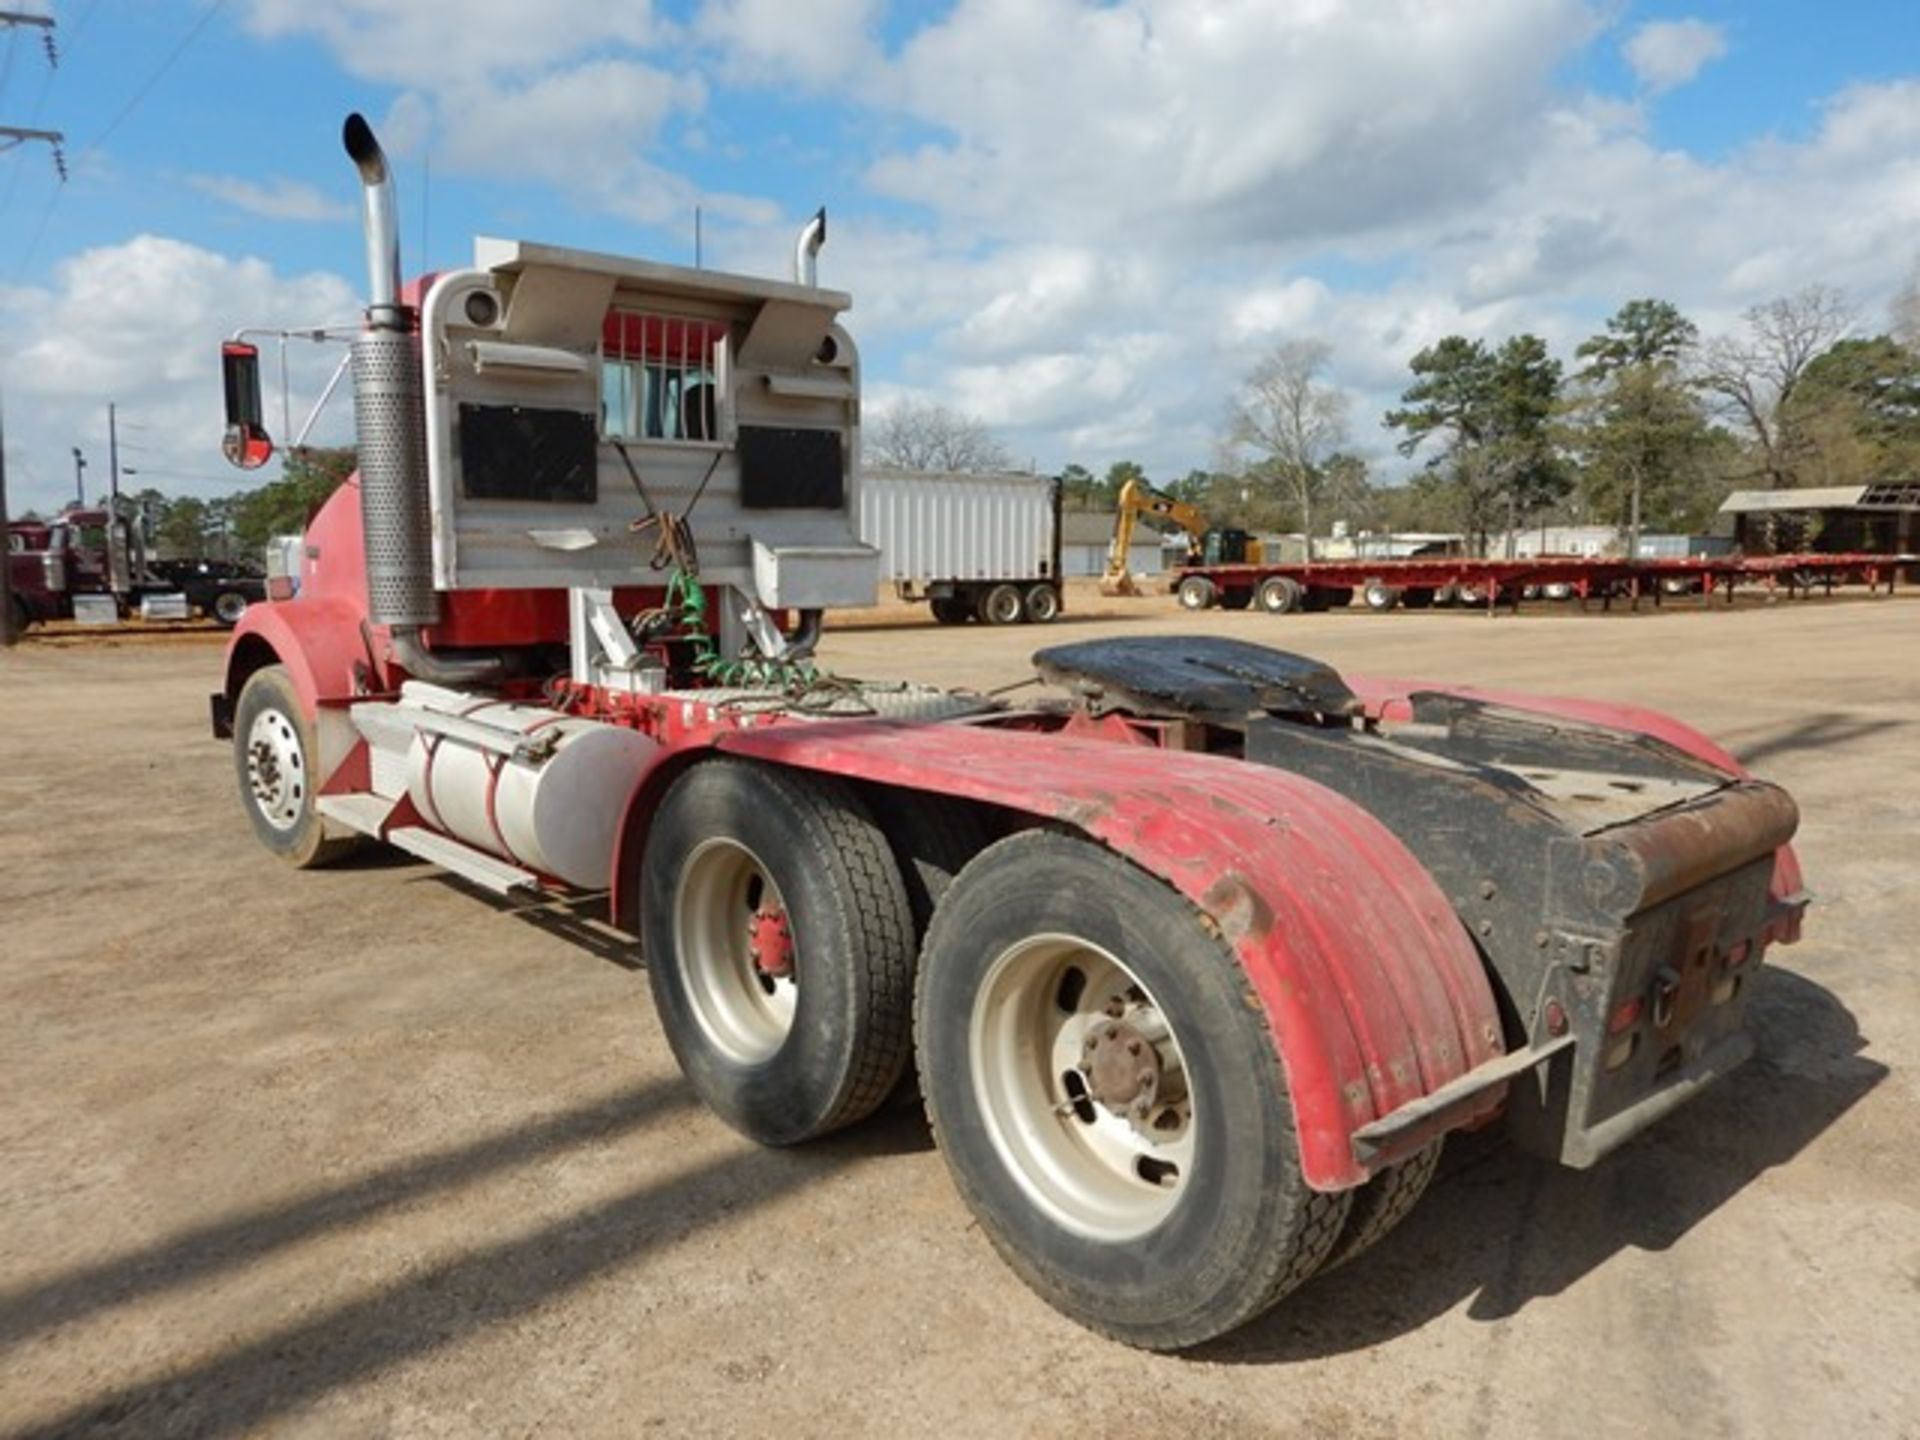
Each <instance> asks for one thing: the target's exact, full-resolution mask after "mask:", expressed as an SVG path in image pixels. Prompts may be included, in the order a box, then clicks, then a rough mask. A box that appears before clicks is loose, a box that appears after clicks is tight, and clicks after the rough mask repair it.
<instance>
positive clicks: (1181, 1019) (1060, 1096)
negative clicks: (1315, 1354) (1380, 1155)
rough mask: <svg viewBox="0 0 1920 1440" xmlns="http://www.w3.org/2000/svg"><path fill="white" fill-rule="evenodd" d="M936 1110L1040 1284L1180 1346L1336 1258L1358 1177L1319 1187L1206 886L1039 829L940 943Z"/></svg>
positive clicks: (980, 880)
mask: <svg viewBox="0 0 1920 1440" xmlns="http://www.w3.org/2000/svg"><path fill="white" fill-rule="evenodd" d="M915 1016H916V1021H915V1039H916V1046H917V1052H918V1056H919V1062H920V1075H921V1085H922V1089H923V1090H924V1092H925V1095H926V1099H927V1113H928V1117H929V1119H930V1121H931V1123H932V1126H933V1130H934V1134H935V1136H936V1138H937V1139H938V1140H939V1143H940V1148H941V1153H942V1155H943V1156H944V1157H945V1160H946V1163H947V1167H948V1169H949V1171H950V1172H951V1173H952V1175H953V1178H954V1182H955V1184H956V1185H957V1186H958V1187H959V1190H960V1193H961V1195H962V1197H963V1198H964V1199H965V1200H966V1203H967V1205H968V1207H969V1208H970V1209H971V1210H972V1211H973V1214H974V1216H975V1217H976V1218H977V1219H978V1221H979V1222H980V1225H981V1228H982V1229H983V1230H984V1231H985V1232H986V1234H987V1236H988V1238H989V1239H990V1240H991V1241H992V1242H993V1244H994V1247H995V1248H996V1249H997V1250H998V1251H999V1252H1000V1255H1001V1257H1002V1258H1003V1259H1005V1260H1006V1262H1007V1263H1008V1264H1009V1265H1010V1266H1012V1268H1013V1269H1014V1270H1015V1272H1017V1273H1018V1274H1019V1275H1020V1277H1021V1278H1022V1279H1023V1280H1025V1281H1026V1283H1027V1284H1028V1285H1030V1286H1031V1287H1032V1288H1033V1289H1034V1290H1035V1291H1037V1292H1038V1293H1039V1294H1040V1296H1041V1297H1042V1298H1043V1299H1045V1300H1046V1301H1048V1303H1050V1304H1052V1305H1053V1306H1055V1307H1056V1308H1057V1309H1059V1310H1061V1311H1062V1312H1064V1313H1065V1314H1067V1315H1069V1316H1071V1317H1072V1318H1073V1319H1075V1320H1077V1321H1079V1322H1080V1323H1081V1324H1084V1325H1087V1326H1090V1327H1091V1328H1093V1329H1095V1330H1098V1331H1100V1332H1102V1333H1104V1334H1106V1335H1109V1336H1111V1337H1113V1338H1114V1339H1117V1340H1120V1341H1122V1342H1124V1343H1126V1344H1130V1345H1138V1346H1142V1347H1145V1348H1148V1349H1155V1350H1175V1349H1183V1348H1186V1347H1188V1346H1193V1345H1197V1344H1200V1343H1201V1342H1203V1341H1205V1340H1209V1339H1212V1338H1214V1337H1215V1336H1218V1335H1222V1334H1225V1333H1226V1332H1227V1331H1229V1330H1231V1329H1233V1328H1234V1327H1236V1326H1238V1325H1240V1324H1243V1323H1244V1322H1246V1321H1248V1320H1251V1319H1252V1318H1253V1317H1255V1316H1256V1315H1258V1314H1260V1313H1261V1312H1262V1311H1263V1310H1265V1309H1267V1308H1268V1307H1269V1306H1270V1305H1272V1304H1273V1303H1274V1302H1276V1301H1277V1300H1279V1299H1280V1297H1281V1296H1283V1295H1285V1294H1286V1293H1287V1292H1288V1291H1289V1290H1291V1289H1293V1288H1294V1287H1295V1286H1296V1285H1298V1284H1300V1283H1301V1282H1302V1281H1303V1280H1305V1279H1306V1278H1307V1277H1308V1276H1310V1275H1311V1274H1313V1272H1314V1271H1315V1270H1316V1269H1317V1268H1318V1267H1319V1266H1320V1264H1321V1262H1322V1261H1323V1260H1324V1259H1325V1258H1326V1256H1327V1255H1328V1253H1330V1251H1331V1249H1332V1247H1333V1245H1334V1243H1335V1242H1336V1240H1337V1239H1338V1237H1339V1234H1340V1230H1341V1225H1342V1222H1343V1221H1344V1219H1345V1217H1346V1211H1347V1205H1348V1199H1347V1196H1346V1195H1344V1194H1341V1195H1323V1194H1319V1193H1317V1192H1314V1191H1312V1190H1310V1189H1308V1187H1307V1184H1306V1180H1305V1178H1304V1177H1303V1176H1302V1174H1301V1171H1300V1160H1299V1149H1298V1146H1297V1144H1296V1141H1295V1137H1294V1129H1293V1114H1292V1109H1291V1106H1290V1105H1289V1103H1288V1099H1287V1090H1286V1081H1285V1077H1284V1075H1283V1073H1282V1070H1281V1067H1280V1059H1279V1056H1278V1054H1277V1053H1276V1051H1275V1050H1274V1046H1273V1038H1272V1033H1271V1031H1270V1030H1269V1029H1268V1027H1267V1024H1266V1021H1265V1016H1264V1012H1263V1010H1262V1009H1261V1007H1260V1005H1259V1003H1258V1002H1257V1001H1256V1000H1255V999H1254V997H1253V995H1252V993H1251V991H1250V989H1249V987H1248V984H1247V981H1246V978H1245V976H1244V974H1243V973H1242V971H1241V969H1240V966H1239V964H1238V962H1237V961H1236V960H1235V959H1234V957H1233V955H1232V954H1231V953H1230V952H1228V951H1227V949H1226V948H1225V946H1224V945H1223V944H1222V943H1221V941H1220V940H1219V938H1218V936H1217V934H1216V933H1214V932H1211V931H1210V930H1209V929H1208V927H1207V926H1206V924H1205V923H1204V921H1203V919H1202V917H1201V915H1200V914H1199V913H1198V912H1197V911H1196V910H1194V909H1193V908H1192V907H1191V906H1190V905H1189V904H1188V903H1187V902H1186V901H1185V900H1184V899H1182V898H1181V897H1180V896H1179V895H1177V894H1176V893H1175V892H1173V891H1172V890H1170V889H1168V888H1167V887H1166V886H1165V885H1164V884H1162V883H1161V882H1160V881H1159V880H1156V879H1154V878H1153V877H1152V876H1149V875H1147V874H1146V873H1144V872H1143V871H1141V870H1139V869H1137V868H1135V867H1134V866H1132V865H1130V864H1128V863H1127V862H1126V861H1124V860H1122V859H1120V858H1119V857H1118V856H1116V855H1114V854H1112V853H1111V852H1109V851H1106V850H1104V849H1102V848H1101V847H1099V846H1097V845H1094V844H1091V843H1090V842H1088V841H1085V840H1082V839H1079V838H1077V837H1072V836H1066V835H1061V834H1058V833H1055V832H1051V831H1029V832H1026V833H1024V834H1021V835H1017V836H1014V837H1012V838H1010V839H1008V840H1004V841H1002V842H1000V843H999V844H997V845H995V846H993V847H992V848H991V849H989V850H987V851H985V852H984V853H983V854H982V855H981V856H980V857H979V858H977V859H976V860H975V861H974V862H973V863H972V864H971V865H969V866H968V867H967V868H966V869H965V870H964V871H962V872H961V874H960V876H959V878H958V879H957V880H955V881H954V883H953V887H952V888H951V889H950V890H949V891H948V892H947V895H946V897H945V899H944V900H943V901H942V903H941V906H940V909H939V910H938V912H936V914H935V916H934V921H933V926H932V928H931V930H930V931H929V932H928V935H927V941H926V946H925V950H924V952H923V957H922V965H921V974H920V980H919V987H918V997H917V1001H916V1006H915Z"/></svg>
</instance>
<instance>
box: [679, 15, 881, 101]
mask: <svg viewBox="0 0 1920 1440" xmlns="http://www.w3.org/2000/svg"><path fill="white" fill-rule="evenodd" d="M881 8H882V6H881V3H880V0H809V3H806V4H795V3H793V0H707V3H706V4H705V5H704V6H702V8H701V10H700V13H699V15H698V16H697V17H696V18H695V20H694V22H693V30H694V33H695V34H696V35H697V36H698V37H699V38H700V40H702V41H703V42H705V43H706V44H708V45H710V46H713V47H714V48H715V49H716V50H718V51H719V52H720V54H721V56H722V68H723V69H724V71H725V72H726V74H727V78H728V79H730V80H736V81H747V82H751V81H758V82H761V83H764V84H768V85H771V86H774V87H776V88H797V89H822V88H825V87H827V86H830V85H833V84H835V83H836V82H838V81H841V80H843V79H845V78H847V77H848V76H851V75H855V74H859V73H861V72H865V71H869V70H871V69H872V68H873V67H874V66H876V65H877V64H878V63H879V61H880V51H879V47H878V45H877V44H876V43H875V41H874V39H873V33H872V32H873V28H874V26H875V25H876V23H877V22H878V19H879V15H880V10H881Z"/></svg>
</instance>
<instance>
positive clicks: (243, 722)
mask: <svg viewBox="0 0 1920 1440" xmlns="http://www.w3.org/2000/svg"><path fill="white" fill-rule="evenodd" d="M318 751H319V747H318V746H317V745H316V744H315V743H314V735H313V725H312V722H311V721H309V720H308V719H307V715H306V711H305V710H304V709H302V708H301V705H300V695H299V692H298V691H296V690H295V689H294V688H293V681H292V680H291V679H289V678H288V676H287V670H286V667H285V666H284V665H267V666H264V667H263V668H261V669H259V670H256V671H254V672H253V674H251V675H249V676H248V677H247V683H246V685H245V686H243V687H242V688H241V691H240V703H239V704H238V705H236V706H235V707H234V712H233V764H234V770H235V771H236V773H237V775H238V778H239V781H240V803H241V804H242V805H243V806H245V807H246V811H247V818H248V819H249V820H251V821H252V822H253V833H254V834H256V835H258V836H259V837H260V843H261V844H263V845H265V846H266V847H267V849H269V850H271V851H273V853H274V854H276V855H278V856H279V857H280V858H281V859H283V860H285V861H287V862H288V863H289V864H291V865H293V866H295V867H296V868H298V869H301V870H307V869H311V868H313V867H315V866H318V865H329V864H332V863H333V862H334V861H336V860H338V859H340V858H341V857H343V856H345V855H347V854H349V853H350V852H352V850H353V849H354V848H355V846H356V844H357V843H358V839H359V837H358V836H352V835H349V836H341V837H336V838H331V839H330V838H328V836H327V833H326V824H325V822H324V821H322V820H321V818H320V815H319V812H318V811H317V810H316V809H315V807H314V802H315V800H316V799H317V791H318V789H319V786H320V783H321V782H322V781H323V780H324V779H325V778H326V777H325V776H323V775H320V774H317V773H315V769H314V756H315V755H316V754H318Z"/></svg>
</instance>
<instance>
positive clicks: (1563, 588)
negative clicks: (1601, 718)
mask: <svg viewBox="0 0 1920 1440" xmlns="http://www.w3.org/2000/svg"><path fill="white" fill-rule="evenodd" d="M1915 564H1920V556H1913V555H1880V554H1864V553H1854V554H1818V553H1813V552H1806V553H1801V554H1793V555H1753V556H1743V555H1690V556H1680V557H1674V558H1671V559H1655V560H1640V561H1630V560H1624V559H1589V558H1586V557H1583V556H1574V555H1544V556H1538V557H1533V558H1529V559H1523V560H1522V559H1516V560H1497V559H1475V558H1472V557H1467V556H1440V557H1434V558H1421V559H1408V560H1316V561H1314V562H1312V563H1311V564H1308V563H1307V562H1305V561H1298V562H1287V563H1265V562H1263V563H1260V564H1232V565H1182V566H1180V567H1179V568H1177V569H1176V570H1175V571H1174V572H1173V575H1172V577H1171V579H1170V580H1169V585H1170V587H1171V588H1172V591H1173V593H1174V594H1175V595H1176V596H1178V597H1179V600H1180V604H1181V606H1182V607H1183V608H1185V609H1188V610H1205V609H1208V608H1210V607H1212V606H1214V605H1219V606H1220V607H1222V608H1223V609H1228V610H1244V609H1247V608H1248V607H1250V606H1254V605H1258V606H1259V607H1260V608H1261V609H1264V610H1267V611H1270V612H1272V613H1273V614H1276V615H1284V614H1287V613H1289V612H1291V611H1294V610H1326V609H1334V608H1338V607H1341V606H1345V605H1349V604H1351V603H1353V601H1354V600H1356V599H1358V600H1360V601H1361V602H1362V603H1363V604H1365V605H1366V606H1367V608H1368V609H1372V610H1391V609H1394V608H1395V607H1397V606H1401V605H1404V606H1406V607H1407V608H1408V609H1425V608H1427V607H1428V606H1431V605H1435V604H1452V603H1466V604H1471V605H1483V606H1485V607H1486V609H1487V610H1489V611H1492V610H1494V609H1495V608H1497V607H1498V606H1499V605H1500V604H1502V603H1506V604H1510V605H1513V606H1518V604H1519V603H1520V601H1521V599H1522V597H1523V596H1524V595H1526V594H1527V592H1529V591H1537V592H1543V593H1544V595H1545V598H1548V599H1554V600H1568V599H1571V600H1578V601H1580V602H1581V604H1582V605H1583V606H1584V605H1585V604H1586V602H1587V601H1589V600H1600V601H1602V602H1603V603H1606V604H1609V605H1610V604H1611V603H1612V602H1613V601H1614V600H1615V599H1626V600H1629V601H1632V602H1636V603H1637V602H1638V601H1639V599H1640V598H1641V597H1642V596H1652V597H1653V599H1654V600H1655V602H1656V603H1658V602H1659V600H1660V598H1661V596H1662V595H1673V594H1685V593H1692V592H1695V591H1697V592H1700V593H1702V594H1705V595H1709V596H1711V595H1714V594H1716V593H1721V592H1724V594H1725V596H1726V599H1727V603H1729V604H1731V603H1732V602H1733V595H1734V591H1735V589H1736V587H1738V586H1740V585H1744V584H1759V585H1762V586H1764V587H1765V589H1766V590H1767V591H1768V593H1769V594H1771V593H1773V592H1775V591H1777V590H1778V589H1780V588H1782V587H1784V588H1785V589H1786V590H1787V591H1788V592H1789V593H1790V594H1792V593H1796V592H1797V593H1801V594H1807V593H1811V591H1812V590H1813V589H1815V588H1816V587H1823V588H1824V589H1825V590H1826V591H1827V592H1828V593H1829V594H1830V593H1832V590H1833V588H1834V587H1835V586H1836V585H1847V584H1858V585H1866V586H1867V587H1869V588H1870V589H1872V590H1874V591H1876V592H1877V591H1878V590H1879V589H1880V587H1881V586H1882V585H1885V586H1886V589H1887V593H1888V594H1891V593H1893V589H1894V586H1895V584H1896V583H1897V580H1898V577H1899V572H1900V571H1901V569H1903V568H1906V567H1909V566H1912V565H1915ZM1529 598H1531V597H1529Z"/></svg>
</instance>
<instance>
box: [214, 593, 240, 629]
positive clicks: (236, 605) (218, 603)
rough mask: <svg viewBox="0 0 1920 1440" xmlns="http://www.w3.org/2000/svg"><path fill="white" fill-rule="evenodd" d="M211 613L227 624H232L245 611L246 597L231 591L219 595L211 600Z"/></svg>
mask: <svg viewBox="0 0 1920 1440" xmlns="http://www.w3.org/2000/svg"><path fill="white" fill-rule="evenodd" d="M213 613H214V614H215V615H216V616H217V617H219V618H220V619H222V620H224V621H226V622H227V623H228V624H232V623H233V622H234V621H236V620H238V619H239V618H240V617H241V616H242V615H244V614H246V613H247V598H246V596H244V595H235V594H233V593H231V592H229V593H227V594H225V595H221V596H219V597H217V598H216V599H215V600H214V602H213Z"/></svg>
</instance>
